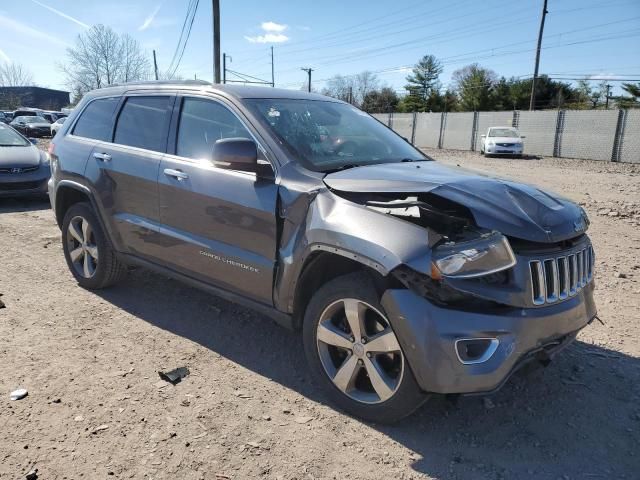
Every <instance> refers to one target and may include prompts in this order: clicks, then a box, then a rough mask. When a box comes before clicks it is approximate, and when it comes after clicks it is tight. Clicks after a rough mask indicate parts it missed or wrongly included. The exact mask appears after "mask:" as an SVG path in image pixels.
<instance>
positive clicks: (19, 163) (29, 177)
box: [0, 123, 51, 198]
mask: <svg viewBox="0 0 640 480" xmlns="http://www.w3.org/2000/svg"><path fill="white" fill-rule="evenodd" d="M50 176H51V169H50V167H49V155H48V154H47V153H46V152H43V151H42V150H40V149H39V148H38V147H36V146H35V145H34V144H33V143H31V141H30V140H29V139H28V138H26V137H24V136H23V135H21V134H20V133H18V132H17V131H16V130H14V129H13V128H11V127H10V126H8V125H5V124H4V123H0V198H1V197H16V196H25V195H32V196H33V195H35V196H46V195H47V182H48V180H49V177H50Z"/></svg>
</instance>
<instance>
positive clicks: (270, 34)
mask: <svg viewBox="0 0 640 480" xmlns="http://www.w3.org/2000/svg"><path fill="white" fill-rule="evenodd" d="M260 28H261V29H262V30H263V31H264V34H263V35H254V36H247V35H245V37H244V38H245V40H247V41H248V42H251V43H282V42H286V41H287V40H289V37H287V36H286V35H285V34H284V33H282V32H284V31H285V30H287V29H288V28H289V26H288V25H285V24H283V23H276V22H262V23H261V24H260Z"/></svg>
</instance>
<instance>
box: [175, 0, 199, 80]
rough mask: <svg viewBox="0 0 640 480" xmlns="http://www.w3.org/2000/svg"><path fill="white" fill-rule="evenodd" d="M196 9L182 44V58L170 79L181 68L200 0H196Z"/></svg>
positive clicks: (179, 59) (177, 62)
mask: <svg viewBox="0 0 640 480" xmlns="http://www.w3.org/2000/svg"><path fill="white" fill-rule="evenodd" d="M195 2H196V3H195V7H194V8H193V14H192V15H191V21H190V22H189V28H188V29H187V34H186V36H185V40H184V43H183V44H182V51H181V52H180V56H179V57H178V60H177V61H176V64H175V66H174V68H173V72H171V75H170V77H173V76H174V75H175V74H176V71H177V70H178V67H179V66H180V62H181V61H182V56H183V55H184V51H185V49H186V48H187V43H188V42H189V37H190V36H191V27H192V26H193V20H194V19H195V18H196V12H197V11H198V5H199V4H200V0H195Z"/></svg>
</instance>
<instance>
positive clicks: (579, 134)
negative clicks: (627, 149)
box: [556, 110, 618, 162]
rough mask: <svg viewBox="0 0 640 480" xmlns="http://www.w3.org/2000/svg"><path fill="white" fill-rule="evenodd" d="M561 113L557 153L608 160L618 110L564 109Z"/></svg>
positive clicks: (611, 150) (573, 156)
mask: <svg viewBox="0 0 640 480" xmlns="http://www.w3.org/2000/svg"><path fill="white" fill-rule="evenodd" d="M563 115H564V120H563V122H562V129H561V133H560V142H559V147H560V148H559V152H556V154H557V155H558V156H559V157H569V158H586V159H590V160H604V161H607V162H608V161H610V160H611V155H612V152H613V143H614V140H615V136H616V126H617V124H618V110H566V111H564V113H563Z"/></svg>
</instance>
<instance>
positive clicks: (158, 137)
mask: <svg viewBox="0 0 640 480" xmlns="http://www.w3.org/2000/svg"><path fill="white" fill-rule="evenodd" d="M170 98H171V97H130V98H128V99H127V102H126V103H125V104H124V107H123V108H122V111H121V112H120V116H119V117H118V124H117V125H116V135H115V138H114V139H113V141H114V143H119V144H122V145H130V146H132V147H138V148H145V149H147V150H155V151H157V152H164V148H165V145H166V143H167V124H168V122H169V111H168V109H167V108H168V106H169V99H170Z"/></svg>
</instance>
